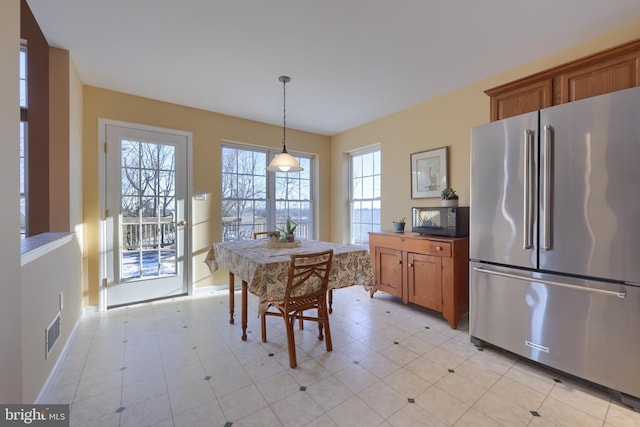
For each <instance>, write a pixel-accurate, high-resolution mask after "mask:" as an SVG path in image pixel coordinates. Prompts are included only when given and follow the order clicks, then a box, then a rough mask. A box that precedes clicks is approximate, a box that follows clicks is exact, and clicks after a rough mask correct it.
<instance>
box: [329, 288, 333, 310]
mask: <svg viewBox="0 0 640 427" xmlns="http://www.w3.org/2000/svg"><path fill="white" fill-rule="evenodd" d="M329 313H333V289H329Z"/></svg>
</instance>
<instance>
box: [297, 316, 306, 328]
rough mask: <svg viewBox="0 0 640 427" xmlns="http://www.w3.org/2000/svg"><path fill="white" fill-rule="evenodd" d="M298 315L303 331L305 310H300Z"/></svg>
mask: <svg viewBox="0 0 640 427" xmlns="http://www.w3.org/2000/svg"><path fill="white" fill-rule="evenodd" d="M297 315H298V316H299V317H298V328H299V329H300V330H301V331H302V330H303V329H304V319H303V318H302V316H304V311H299V312H298V313H297Z"/></svg>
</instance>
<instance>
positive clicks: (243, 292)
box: [242, 280, 249, 341]
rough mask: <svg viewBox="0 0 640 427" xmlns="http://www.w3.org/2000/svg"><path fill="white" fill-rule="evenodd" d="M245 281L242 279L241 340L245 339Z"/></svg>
mask: <svg viewBox="0 0 640 427" xmlns="http://www.w3.org/2000/svg"><path fill="white" fill-rule="evenodd" d="M248 287H249V286H248V285H247V282H245V281H244V280H243V281H242V341H246V340H247V288H248Z"/></svg>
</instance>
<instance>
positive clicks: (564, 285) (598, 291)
mask: <svg viewBox="0 0 640 427" xmlns="http://www.w3.org/2000/svg"><path fill="white" fill-rule="evenodd" d="M473 270H474V271H477V272H479V273H485V274H491V275H494V276H500V277H508V278H509V279H516V280H523V281H525V282H536V283H544V284H545V285H551V286H559V287H561V288H568V289H573V290H576V291H582V292H590V293H595V294H602V295H609V296H614V297H617V298H622V299H624V298H626V297H627V294H626V292H625V291H624V290H622V291H619V292H615V291H607V290H605V289H593V288H585V287H583V286H576V285H570V284H568V283H562V282H556V281H553V280H544V279H538V278H535V277H527V276H519V275H517V274H510V273H503V272H501V271H493V270H487V269H486V268H482V267H474V268H473Z"/></svg>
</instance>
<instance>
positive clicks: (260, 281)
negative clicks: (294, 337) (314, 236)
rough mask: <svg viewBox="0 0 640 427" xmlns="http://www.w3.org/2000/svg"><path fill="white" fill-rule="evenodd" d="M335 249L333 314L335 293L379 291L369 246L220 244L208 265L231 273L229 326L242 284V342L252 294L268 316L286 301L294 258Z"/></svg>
mask: <svg viewBox="0 0 640 427" xmlns="http://www.w3.org/2000/svg"><path fill="white" fill-rule="evenodd" d="M329 249H332V250H333V261H332V263H331V270H330V272H329V285H328V289H329V307H330V309H329V312H331V311H332V308H331V304H332V291H333V289H338V288H345V287H348V286H363V287H364V288H365V289H366V290H367V291H370V290H371V289H373V288H374V287H375V275H374V272H373V267H372V263H371V257H370V255H369V250H368V248H367V247H365V246H358V245H344V244H338V243H331V242H324V241H319V240H306V239H301V240H296V241H295V242H288V244H284V243H282V244H278V243H275V244H274V243H273V242H271V241H270V240H269V239H256V240H238V241H231V242H217V243H214V244H213V245H212V246H211V249H210V250H209V253H208V254H207V259H206V260H205V262H206V263H207V264H208V265H209V268H210V270H211V271H212V272H213V271H216V270H217V269H218V268H220V267H222V268H225V269H227V270H228V271H229V323H231V324H233V323H234V306H235V296H234V293H235V277H238V278H239V279H241V280H242V311H241V315H242V340H243V341H246V339H247V300H248V292H251V293H252V294H254V295H256V296H257V297H258V298H259V303H258V315H260V314H262V313H263V312H265V311H266V310H267V309H268V307H269V305H268V302H267V301H269V300H277V299H282V298H284V294H285V290H286V288H287V275H288V269H289V264H290V262H291V255H296V254H306V253H316V252H322V251H326V250H329Z"/></svg>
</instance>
